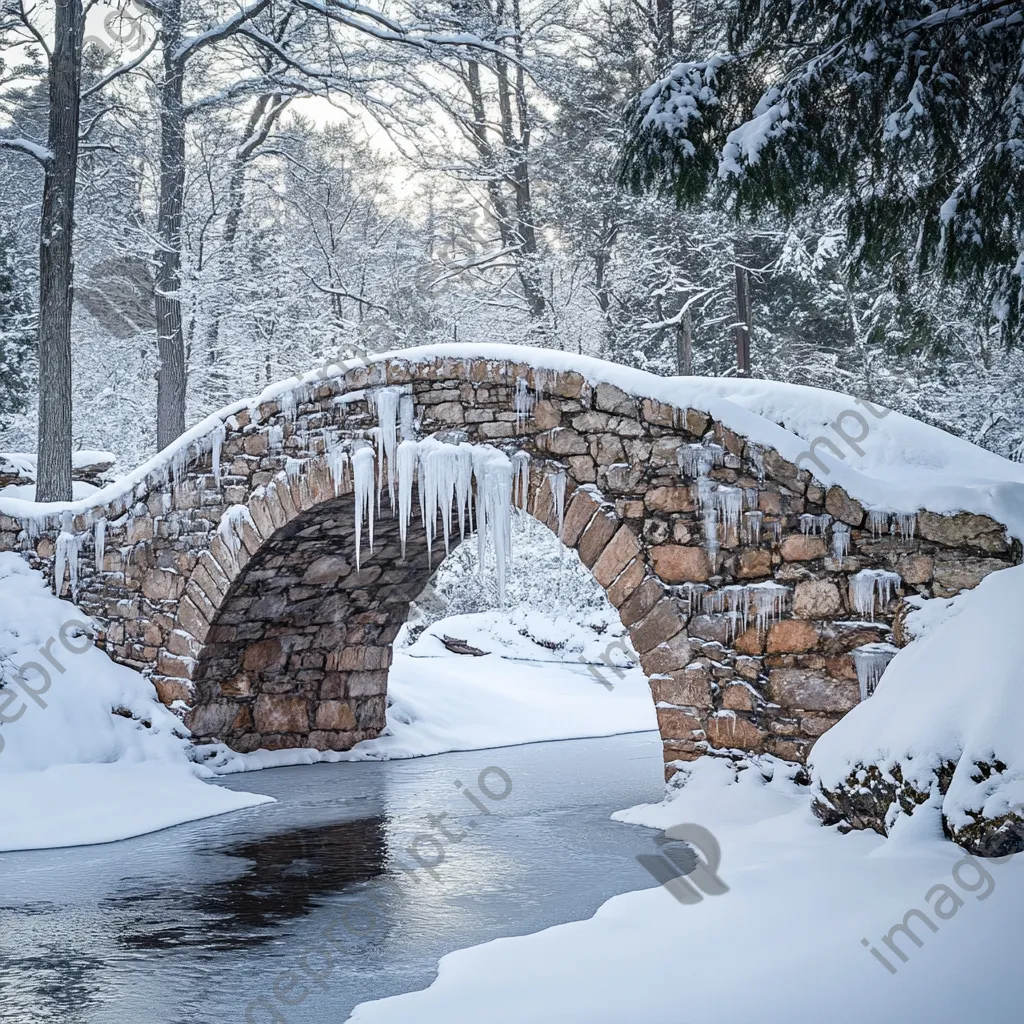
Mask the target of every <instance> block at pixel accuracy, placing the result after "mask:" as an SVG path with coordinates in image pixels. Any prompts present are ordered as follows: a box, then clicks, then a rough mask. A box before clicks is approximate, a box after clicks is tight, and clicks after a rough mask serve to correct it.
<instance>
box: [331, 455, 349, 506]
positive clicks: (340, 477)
mask: <svg viewBox="0 0 1024 1024" xmlns="http://www.w3.org/2000/svg"><path fill="white" fill-rule="evenodd" d="M348 462H349V459H348V452H346V451H343V450H342V449H341V448H328V450H327V468H328V470H330V473H331V483H333V484H334V496H335V497H338V495H340V494H341V488H342V486H343V484H344V482H345V467H346V466H347V465H348Z"/></svg>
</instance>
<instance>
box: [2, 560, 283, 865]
mask: <svg viewBox="0 0 1024 1024" xmlns="http://www.w3.org/2000/svg"><path fill="white" fill-rule="evenodd" d="M91 628H92V625H91V623H90V621H89V619H88V617H87V616H86V615H85V614H84V613H83V612H81V611H80V610H79V609H77V608H76V607H75V606H74V605H73V604H71V603H70V602H68V601H62V600H58V599H57V598H55V597H54V596H53V595H52V594H51V593H50V591H49V588H48V587H47V585H46V583H45V581H44V579H43V577H42V575H41V574H39V573H38V572H36V571H35V570H33V569H30V568H29V567H28V565H27V564H26V563H25V562H24V561H23V560H22V559H21V557H20V556H18V555H14V554H11V553H9V552H8V553H0V671H2V678H3V683H4V689H2V690H0V714H3V715H4V717H5V718H6V719H7V721H5V722H2V723H0V789H2V791H3V814H2V816H0V851H3V850H16V849H37V848H42V847H49V846H76V845H81V844H85V843H98V842H109V841H111V840H115V839H123V838H127V837H128V836H134V835H140V834H142V833H144V832H149V831H153V830H154V829H159V828H165V827H167V826H169V825H175V824H178V823H180V822H183V821H191V820H194V819H196V818H203V817H208V816H210V815H213V814H222V813H224V812H225V811H230V810H235V809H237V808H239V807H248V806H251V805H253V804H257V803H263V802H265V801H266V799H267V798H266V797H261V796H252V795H250V794H247V793H233V792H230V791H228V790H225V789H222V788H220V787H218V786H211V785H209V784H207V783H205V782H203V781H201V778H203V777H209V775H210V773H209V772H207V771H205V770H203V769H199V768H197V766H195V765H192V764H191V763H190V762H189V759H188V746H189V744H188V739H187V732H186V731H185V730H184V729H183V727H182V725H181V723H180V722H179V721H178V719H177V718H175V717H174V715H172V714H171V712H170V711H168V710H167V709H166V708H165V707H164V706H163V705H162V704H160V702H159V701H158V700H157V699H156V693H155V692H154V690H153V687H152V685H151V684H150V683H149V681H148V680H146V679H144V678H143V677H142V676H141V675H139V674H138V673H137V672H133V671H132V670H131V669H128V668H125V667H123V666H121V665H116V664H114V663H113V662H112V661H110V659H109V658H108V657H107V656H106V655H105V654H104V653H103V652H102V651H100V650H98V649H97V648H96V647H94V646H93V645H92V643H91V642H90V641H89V640H88V638H87V633H88V631H90V630H91ZM62 629H63V631H64V632H63V638H64V641H65V642H64V643H62V642H61V639H60V638H61V636H62V633H61V631H62ZM47 650H48V651H49V654H50V655H51V657H52V658H53V659H54V660H55V661H56V663H57V665H56V666H55V665H53V664H52V663H51V662H49V661H48V660H47V658H46V655H45V654H44V653H41V652H44V651H47ZM30 664H31V665H34V666H36V667H30ZM57 666H59V668H58V667H57ZM19 670H20V672H21V674H22V675H23V677H24V679H25V680H26V682H27V685H28V687H29V688H30V690H32V691H35V692H36V696H35V697H33V696H32V695H31V693H27V692H26V690H25V689H24V688H23V687H22V686H21V685H20V683H19V682H18V673H19ZM44 673H45V675H44ZM47 678H48V679H49V683H47Z"/></svg>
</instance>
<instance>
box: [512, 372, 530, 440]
mask: <svg viewBox="0 0 1024 1024" xmlns="http://www.w3.org/2000/svg"><path fill="white" fill-rule="evenodd" d="M513 402H514V407H515V411H516V432H517V433H518V432H520V431H521V430H522V429H523V426H524V425H525V424H526V422H527V420H529V418H530V417H531V416H532V415H533V409H534V404H535V398H534V394H533V392H532V391H530V387H529V385H528V384H527V383H526V378H525V377H517V378H516V388H515V393H514V396H513Z"/></svg>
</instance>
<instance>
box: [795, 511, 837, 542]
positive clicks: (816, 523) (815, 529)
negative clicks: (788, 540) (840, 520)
mask: <svg viewBox="0 0 1024 1024" xmlns="http://www.w3.org/2000/svg"><path fill="white" fill-rule="evenodd" d="M831 522H832V517H831V516H830V515H829V514H828V513H827V512H826V513H824V514H822V515H820V516H815V515H811V514H810V513H808V512H805V513H804V514H803V515H802V516H800V532H801V533H802V534H803V535H804V536H805V537H806V536H808V535H810V536H812V537H824V536H825V531H826V530H827V529H828V526H829V523H831Z"/></svg>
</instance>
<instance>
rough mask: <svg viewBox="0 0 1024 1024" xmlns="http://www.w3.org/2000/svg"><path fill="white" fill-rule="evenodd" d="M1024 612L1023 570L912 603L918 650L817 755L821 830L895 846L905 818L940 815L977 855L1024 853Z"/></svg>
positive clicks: (889, 672)
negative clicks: (847, 831) (855, 831)
mask: <svg viewBox="0 0 1024 1024" xmlns="http://www.w3.org/2000/svg"><path fill="white" fill-rule="evenodd" d="M1022 601H1024V566H1016V567H1014V568H1010V569H1004V570H1002V571H1000V572H995V573H993V574H992V575H991V576H989V577H987V578H986V579H985V580H983V581H982V582H981V583H980V584H979V586H978V587H977V589H976V590H973V591H969V592H966V593H964V594H961V595H960V596H959V597H956V598H952V599H941V598H936V599H933V600H930V601H924V600H920V599H918V600H916V602H914V603H915V604H916V605H917V607H916V609H915V610H914V611H912V612H911V613H910V614H909V615H908V616H907V619H906V631H907V633H908V634H909V635H910V636H913V637H914V638H915V639H914V640H913V642H911V643H910V644H909V646H907V647H905V648H904V649H903V650H901V651H899V652H898V653H897V654H896V655H895V657H893V658H892V661H891V662H890V663H889V665H888V667H887V668H885V670H884V673H885V674H884V675H883V676H882V677H881V681H880V682H879V683H878V687H877V689H876V690H875V692H874V694H873V695H872V696H871V699H870V700H865V701H864V702H863V703H861V704H859V705H858V706H857V707H855V708H854V709H853V711H851V712H850V714H848V715H847V716H846V717H845V718H844V719H843V720H842V721H841V722H839V724H838V725H836V726H835V727H834V728H832V729H831V730H830V731H829V732H828V733H826V734H825V735H824V736H822V737H821V739H819V740H818V741H817V743H816V744H815V745H814V748H813V749H812V751H811V755H810V763H811V765H812V773H813V788H814V793H815V798H814V809H815V813H817V814H818V816H819V817H820V818H822V819H823V820H824V821H825V822H826V823H829V824H836V823H843V824H845V825H847V826H849V827H852V828H871V829H874V830H875V831H877V832H880V833H882V834H883V835H888V834H889V833H890V832H891V830H892V828H893V827H894V826H895V824H896V823H897V822H898V821H899V820H900V818H901V817H903V816H905V815H911V814H912V815H914V816H917V815H922V814H924V815H940V816H941V826H942V829H943V831H944V832H945V834H946V835H947V836H949V837H950V838H951V839H953V840H954V841H956V842H957V843H959V844H960V845H962V846H964V847H966V848H967V849H968V850H970V851H971V852H972V853H976V854H979V855H982V856H991V857H996V856H1002V855H1005V854H1009V853H1015V852H1019V851H1021V850H1024V808H1022V807H1021V804H1022V802H1024V731H1022V729H1021V722H1022V721H1024V631H1022V630H1021V629H1020V607H1021V602H1022ZM876 646H880V645H876Z"/></svg>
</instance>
